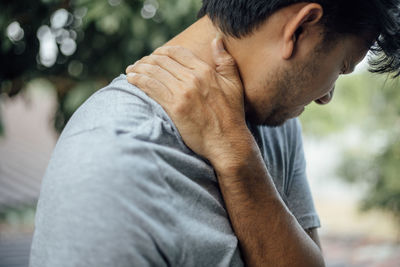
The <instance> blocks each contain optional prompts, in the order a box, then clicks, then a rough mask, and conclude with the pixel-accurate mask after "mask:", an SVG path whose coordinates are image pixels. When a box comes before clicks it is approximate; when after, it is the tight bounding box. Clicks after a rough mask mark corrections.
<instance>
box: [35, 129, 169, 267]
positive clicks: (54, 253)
mask: <svg viewBox="0 0 400 267" xmlns="http://www.w3.org/2000/svg"><path fill="white" fill-rule="evenodd" d="M105 131H107V130H106V129H102V128H95V129H92V130H85V131H83V132H79V133H76V134H73V135H71V136H67V137H66V136H64V137H63V138H62V140H61V141H60V142H59V144H58V145H57V148H56V150H55V152H54V154H53V158H52V160H51V162H50V165H49V167H48V170H47V174H46V175H45V178H44V181H43V186H42V191H41V196H40V200H39V204H38V210H37V215H36V222H35V223H36V225H35V228H36V229H35V234H34V239H33V244H32V249H31V258H30V266H31V267H54V266H57V267H72V266H73V267H78V266H82V267H83V266H96V267H106V266H107V267H108V266H116V267H128V266H169V265H170V264H173V262H174V259H173V258H172V257H173V255H174V253H173V250H172V249H170V248H172V247H173V243H174V242H175V240H173V239H174V238H173V236H174V234H173V226H174V221H175V219H174V217H173V214H174V212H173V211H171V210H168V209H169V208H168V206H167V205H165V203H168V202H170V199H168V196H167V195H166V194H165V192H163V190H162V188H163V187H164V186H163V185H162V184H161V183H163V179H160V175H162V172H160V170H159V169H158V167H157V158H156V157H155V156H154V155H153V152H152V149H150V148H149V147H148V146H149V144H146V143H145V142H139V141H137V140H133V139H132V138H129V136H127V137H126V138H125V137H122V138H125V141H124V142H123V143H124V145H123V146H121V145H120V144H119V142H118V140H116V139H115V138H107V136H112V133H110V134H108V133H105ZM161 223H162V225H161Z"/></svg>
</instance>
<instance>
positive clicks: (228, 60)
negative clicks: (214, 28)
mask: <svg viewBox="0 0 400 267" xmlns="http://www.w3.org/2000/svg"><path fill="white" fill-rule="evenodd" d="M211 47H212V53H213V58H214V63H215V65H216V71H217V72H218V73H219V74H221V75H222V76H223V77H225V78H227V79H235V80H238V79H239V74H238V70H237V66H236V62H235V59H234V58H233V57H232V56H231V55H230V54H229V53H228V52H227V51H226V50H225V46H224V42H223V40H222V36H221V35H220V34H217V36H216V37H215V39H214V40H213V41H212V44H211Z"/></svg>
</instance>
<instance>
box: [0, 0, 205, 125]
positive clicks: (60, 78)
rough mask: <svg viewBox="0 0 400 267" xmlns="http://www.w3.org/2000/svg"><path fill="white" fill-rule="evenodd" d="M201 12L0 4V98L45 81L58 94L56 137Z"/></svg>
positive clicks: (163, 3) (185, 6)
mask: <svg viewBox="0 0 400 267" xmlns="http://www.w3.org/2000/svg"><path fill="white" fill-rule="evenodd" d="M200 4H201V1H200V0H130V1H128V0H41V1H29V0H21V1H13V2H11V1H2V2H0V10H1V14H0V30H1V33H2V34H1V35H0V61H1V62H2V64H0V89H1V91H0V95H1V94H2V93H5V94H7V95H9V96H14V95H17V94H19V93H20V92H21V91H23V89H24V87H25V86H26V84H27V83H29V81H31V80H33V79H35V78H46V79H47V80H49V81H50V82H51V83H52V84H53V85H54V89H55V90H56V91H57V98H58V103H59V106H58V110H57V112H56V114H55V116H54V119H55V120H54V121H55V127H56V129H57V130H58V131H61V130H62V129H63V127H64V126H65V124H66V122H67V121H68V119H69V118H70V117H71V115H72V113H73V112H74V111H75V110H76V108H77V107H78V106H79V105H80V104H81V103H82V102H83V101H85V100H86V98H87V97H88V96H89V95H91V94H92V93H93V92H94V91H96V90H98V89H99V88H101V87H103V86H105V85H106V84H108V83H109V82H110V81H111V80H112V79H113V78H115V77H116V76H118V75H119V74H120V73H123V72H124V71H125V68H126V66H128V65H130V64H132V63H133V62H134V61H136V60H137V59H139V58H141V57H143V56H144V55H146V54H149V53H151V52H152V51H153V50H154V49H155V48H157V47H158V46H160V45H162V44H163V43H164V42H166V41H167V40H169V39H171V38H172V37H173V36H175V35H176V34H177V33H179V32H180V31H182V30H183V29H185V28H186V27H187V26H188V25H190V24H191V23H193V22H194V21H195V19H196V14H197V11H198V9H199V7H200ZM15 22H16V23H17V24H16V23H15ZM13 23H14V24H13ZM46 26H47V27H46ZM21 30H22V31H21ZM21 32H22V38H21ZM39 39H40V40H39ZM74 45H75V46H76V49H75V48H74ZM41 53H42V54H41ZM55 53H56V55H55V57H54V54H55ZM52 56H53V57H52ZM53 59H54V62H52V60H53ZM0 129H1V126H0Z"/></svg>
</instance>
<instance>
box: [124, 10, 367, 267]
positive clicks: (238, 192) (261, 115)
mask: <svg viewBox="0 0 400 267" xmlns="http://www.w3.org/2000/svg"><path fill="white" fill-rule="evenodd" d="M322 15H323V11H322V8H321V7H320V6H319V5H318V4H308V3H302V4H297V5H292V6H289V7H287V8H284V9H282V10H280V11H277V12H276V13H274V15H272V17H270V18H269V19H268V20H267V21H266V22H265V23H264V24H263V25H261V26H260V28H258V29H257V30H256V31H255V32H254V33H253V34H252V35H250V36H249V37H246V38H243V39H233V38H231V37H227V36H222V37H221V36H220V35H219V36H220V37H218V38H215V39H214V36H215V35H217V33H218V29H217V28H215V27H214V26H213V25H212V23H211V22H210V21H209V19H208V18H207V17H205V18H203V19H200V20H199V21H198V22H196V23H195V24H194V25H192V26H191V27H189V28H188V29H187V30H186V31H184V32H183V33H182V34H180V35H178V36H177V37H176V38H174V39H173V40H171V41H170V42H169V43H168V44H166V45H165V46H164V47H161V48H159V49H157V50H156V51H155V52H154V53H153V55H151V56H149V57H145V58H143V59H142V60H140V61H139V62H137V63H136V64H135V65H134V66H129V67H128V68H127V72H128V81H129V82H130V83H132V84H134V85H136V86H138V87H139V88H141V89H142V90H143V91H144V92H146V93H147V94H148V95H149V96H150V97H152V98H153V99H155V100H156V101H157V102H158V103H160V105H162V106H163V108H164V109H165V110H166V112H167V113H168V114H169V116H170V117H171V119H172V120H173V121H174V123H175V125H176V126H177V128H178V129H179V132H180V134H181V136H182V138H183V140H184V142H185V143H186V145H187V146H188V147H190V148H191V149H192V150H193V151H194V152H196V153H198V154H199V155H201V156H203V157H205V158H206V159H208V160H209V162H210V163H211V164H212V166H213V167H214V170H215V172H216V174H217V177H218V181H219V186H220V189H221V192H222V196H223V198H224V201H225V204H226V208H227V211H228V214H229V217H230V220H231V222H232V226H233V229H234V231H235V233H236V235H237V237H238V239H239V241H240V246H241V251H242V255H243V258H244V261H245V263H246V264H247V265H248V266H307V267H309V266H311V267H312V266H324V260H323V256H322V252H321V249H320V247H319V239H318V234H317V232H316V230H315V229H307V230H306V231H305V230H303V229H302V228H301V226H300V225H299V224H298V222H297V220H296V218H295V217H294V216H293V215H292V214H291V212H290V211H289V210H288V208H287V207H286V206H285V204H284V202H283V201H282V199H281V197H280V195H279V193H278V192H277V190H276V188H275V185H274V183H273V180H272V179H271V177H270V175H269V173H268V170H267V169H266V166H265V164H264V161H263V159H262V156H261V154H260V151H259V149H258V146H257V144H256V142H255V140H254V138H253V136H252V135H251V133H250V131H249V130H248V128H247V126H246V117H247V118H248V119H251V120H252V121H253V122H256V123H259V124H266V125H272V126H275V125H280V124H282V123H283V122H284V121H285V120H287V119H289V118H292V117H296V116H298V115H300V113H301V112H302V111H303V110H304V106H305V105H307V104H309V103H310V102H312V101H316V102H317V103H320V104H325V103H328V102H329V101H330V100H331V98H332V95H333V88H334V83H335V81H336V79H337V78H338V76H339V75H340V74H346V73H349V72H351V71H352V69H353V68H354V67H353V66H355V65H356V63H357V62H358V61H360V60H361V59H362V58H363V57H364V56H365V54H366V52H367V50H368V49H367V48H364V45H363V44H364V43H365V40H363V39H361V38H360V37H355V36H346V37H342V38H341V39H339V40H338V41H337V42H336V43H334V45H330V46H329V49H326V50H328V51H324V50H323V48H324V47H321V44H322V38H323V37H322V34H321V33H322V32H323V31H322V28H321V26H320V24H319V21H320V19H321V17H322ZM299 29H301V31H299ZM298 32H300V34H296V33H298ZM198 40H200V41H198ZM210 43H212V45H211V46H210V45H209V44H210ZM224 44H225V46H224ZM176 45H179V47H177V46H176ZM325 48H326V46H325ZM260 58H262V60H260ZM266 210H268V211H269V212H268V213H266V212H265V211H266ZM271 214H273V216H270V215H271Z"/></svg>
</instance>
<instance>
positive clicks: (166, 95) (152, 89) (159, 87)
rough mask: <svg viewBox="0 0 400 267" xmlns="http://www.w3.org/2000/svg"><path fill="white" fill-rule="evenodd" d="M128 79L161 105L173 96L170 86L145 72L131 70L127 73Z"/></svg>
mask: <svg viewBox="0 0 400 267" xmlns="http://www.w3.org/2000/svg"><path fill="white" fill-rule="evenodd" d="M127 80H128V82H129V83H131V84H133V85H135V86H137V87H138V88H140V89H141V90H142V91H143V92H145V93H146V94H147V95H148V96H150V97H151V98H153V99H154V100H155V101H157V102H158V103H159V104H160V105H162V104H163V103H165V102H166V101H168V99H170V97H171V96H170V92H169V90H168V88H167V87H165V86H164V84H162V83H161V82H159V81H158V80H156V79H153V78H150V77H148V76H146V75H144V74H138V73H133V72H130V73H128V75H127Z"/></svg>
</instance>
